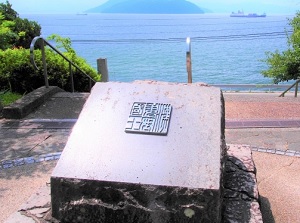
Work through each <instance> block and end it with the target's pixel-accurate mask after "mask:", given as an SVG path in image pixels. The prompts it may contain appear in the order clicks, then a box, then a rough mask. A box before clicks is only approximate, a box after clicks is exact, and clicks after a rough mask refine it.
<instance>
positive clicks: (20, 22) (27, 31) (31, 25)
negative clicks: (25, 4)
mask: <svg viewBox="0 0 300 223" xmlns="http://www.w3.org/2000/svg"><path fill="white" fill-rule="evenodd" d="M14 22H15V26H14V28H13V31H14V33H16V34H17V35H18V39H17V40H16V41H15V42H14V46H15V47H23V48H26V49H28V48H29V47H30V43H31V41H32V39H33V38H34V37H36V36H40V35H41V26H40V25H39V24H38V23H37V22H34V21H29V20H28V19H20V18H16V19H15V20H14Z"/></svg>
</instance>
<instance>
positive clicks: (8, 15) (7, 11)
mask: <svg viewBox="0 0 300 223" xmlns="http://www.w3.org/2000/svg"><path fill="white" fill-rule="evenodd" d="M0 13H1V14H2V15H4V20H8V21H13V20H15V19H16V18H18V17H19V15H18V13H17V12H16V11H15V10H14V9H13V8H12V4H10V3H9V2H8V1H6V3H0Z"/></svg>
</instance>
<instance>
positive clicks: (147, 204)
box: [51, 82, 225, 222]
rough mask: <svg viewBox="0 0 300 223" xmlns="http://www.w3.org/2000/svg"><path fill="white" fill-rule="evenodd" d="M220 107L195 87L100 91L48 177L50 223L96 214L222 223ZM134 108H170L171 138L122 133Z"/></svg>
mask: <svg viewBox="0 0 300 223" xmlns="http://www.w3.org/2000/svg"><path fill="white" fill-rule="evenodd" d="M222 99H223V98H222V94H221V91H220V90H219V89H217V88H214V87H207V86H200V85H199V84H192V85H186V84H169V83H158V82H136V83H111V82H110V83H97V84H96V85H95V86H94V88H93V91H92V93H91V95H90V97H89V99H88V100H87V102H86V104H85V106H84V108H83V111H82V113H81V114H80V116H79V119H78V121H77V123H76V125H75V126H74V128H73V131H72V133H71V136H70V138H69V140H68V142H67V145H66V147H65V149H64V151H63V154H62V156H61V158H60V160H59V162H58V165H57V166H56V168H55V170H54V171H53V174H52V178H51V193H52V198H51V199H52V208H53V216H54V217H56V218H58V219H65V218H67V217H68V218H69V217H71V216H72V217H73V220H74V219H75V220H76V221H77V220H78V218H80V219H81V218H83V217H84V216H87V215H89V216H91V218H90V219H88V220H87V219H85V221H89V222H93V217H92V214H87V213H86V212H85V211H88V210H93V209H95V208H96V207H97V208H96V209H97V210H99V212H98V215H99V216H98V217H102V218H105V219H106V220H108V219H111V217H113V216H116V219H115V220H113V219H112V220H110V222H119V221H118V219H123V218H126V219H128V221H129V220H130V219H131V221H129V222H138V221H139V220H140V221H142V222H145V219H148V221H146V222H155V219H156V217H157V216H161V217H163V219H165V221H162V222H181V221H182V219H183V218H186V219H187V220H189V221H190V222H199V221H200V222H201V221H202V222H219V220H220V215H221V210H220V207H221V197H222V191H221V178H222V161H223V155H224V152H225V142H224V103H223V100H222ZM133 102H151V103H169V104H171V105H172V106H173V111H172V117H171V122H170V127H169V132H168V135H167V136H153V135H142V134H128V133H125V131H124V130H125V126H126V122H127V119H128V116H129V112H130V110H131V106H132V104H133ZM97 188H102V191H106V193H103V192H99V191H98V190H97ZM195 194H197V196H195ZM148 195H149V196H148ZM168 199H171V200H168ZM103 200H105V201H103ZM106 200H107V201H106ZM133 201H137V202H136V203H135V202H133ZM173 201H176V202H173ZM191 201H192V202H191ZM177 202H178V203H177ZM71 204H72V205H71ZM78 208H79V210H80V209H81V208H83V209H82V210H85V211H83V212H84V213H81V212H78ZM112 210H118V211H119V212H118V213H119V214H116V213H117V212H115V213H114V214H112V213H113V212H112V213H111V212H110V211H112ZM72 213H73V214H72ZM137 213H139V214H137ZM106 217H107V218H106ZM176 219H177V220H176ZM68 220H70V221H71V219H68Z"/></svg>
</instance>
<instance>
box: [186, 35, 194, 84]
mask: <svg viewBox="0 0 300 223" xmlns="http://www.w3.org/2000/svg"><path fill="white" fill-rule="evenodd" d="M186 44H187V45H186V70H187V73H188V83H192V82H193V80H192V55H191V54H192V53H191V39H190V37H188V38H186Z"/></svg>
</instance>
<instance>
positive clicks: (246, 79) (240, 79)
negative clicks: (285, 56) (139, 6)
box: [21, 14, 292, 84]
mask: <svg viewBox="0 0 300 223" xmlns="http://www.w3.org/2000/svg"><path fill="white" fill-rule="evenodd" d="M21 17H23V18H28V19H30V20H34V21H37V22H38V23H39V24H40V25H41V27H42V36H43V37H47V36H49V35H51V34H59V35H61V36H63V37H69V38H70V39H71V40H72V47H73V48H74V49H75V50H76V52H77V54H78V55H79V56H81V57H83V58H84V59H85V60H86V61H87V62H88V63H89V64H90V65H91V66H93V67H94V68H97V63H96V60H97V59H98V58H107V61H108V70H109V79H110V81H123V82H129V81H133V80H160V81H170V82H187V71H186V49H187V44H186V38H187V37H190V38H191V55H192V73H193V82H205V83H208V84H270V83H272V80H271V79H269V78H265V77H263V75H262V74H261V71H262V70H265V69H267V65H266V63H265V62H263V61H262V60H263V59H265V58H266V55H265V53H266V52H268V51H271V52H274V51H275V50H279V51H283V50H286V49H287V32H289V30H290V27H289V25H288V20H287V18H291V17H292V16H288V15H273V16H272V15H270V16H269V15H268V16H267V17H266V18H231V17H229V15H218V14H203V15H202V14H199V15H140V14H87V15H79V14H78V15H76V14H67V15H63V14H60V15H54V14H41V15H39V14H32V15H21Z"/></svg>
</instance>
